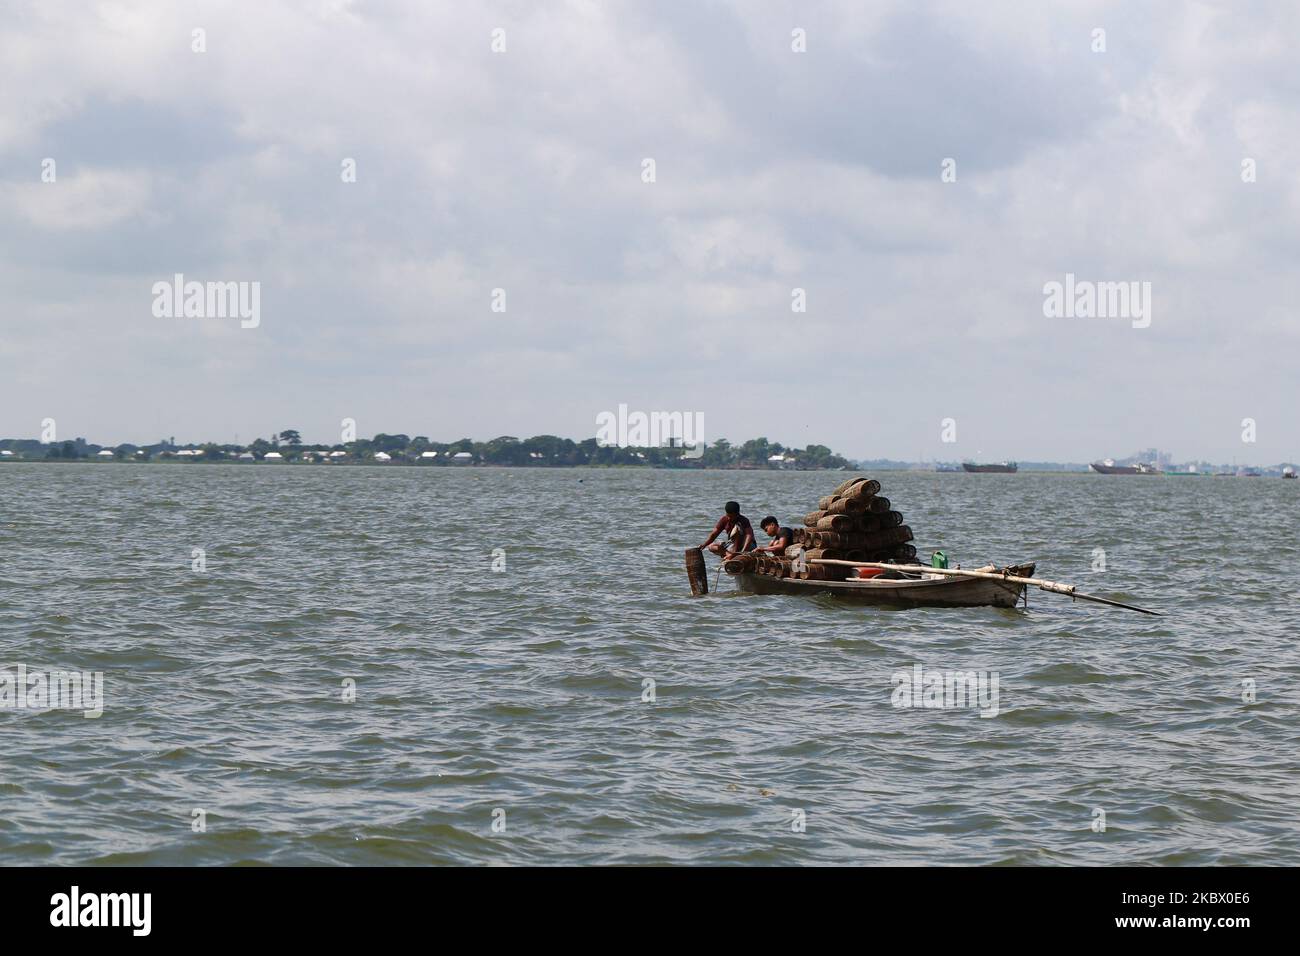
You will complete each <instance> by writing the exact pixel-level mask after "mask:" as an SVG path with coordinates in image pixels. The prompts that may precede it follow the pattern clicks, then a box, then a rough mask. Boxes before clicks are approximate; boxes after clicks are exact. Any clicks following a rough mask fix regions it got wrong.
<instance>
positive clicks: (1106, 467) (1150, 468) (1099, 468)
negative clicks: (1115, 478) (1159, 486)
mask: <svg viewBox="0 0 1300 956" xmlns="http://www.w3.org/2000/svg"><path fill="white" fill-rule="evenodd" d="M1088 467H1089V468H1091V469H1092V470H1093V471H1095V472H1097V473H1098V474H1102V475H1158V474H1160V469H1159V468H1157V467H1156V466H1155V465H1117V464H1115V460H1114V459H1113V458H1107V459H1106V460H1105V461H1094V462H1093V463H1092V464H1091V465H1089V466H1088Z"/></svg>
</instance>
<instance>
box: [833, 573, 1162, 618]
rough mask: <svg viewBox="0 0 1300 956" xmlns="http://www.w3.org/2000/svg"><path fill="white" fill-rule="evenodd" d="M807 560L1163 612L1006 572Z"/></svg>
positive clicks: (1144, 610) (1134, 609)
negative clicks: (1022, 587) (1019, 587)
mask: <svg viewBox="0 0 1300 956" xmlns="http://www.w3.org/2000/svg"><path fill="white" fill-rule="evenodd" d="M807 561H808V563H809V564H840V565H843V566H845V567H849V568H884V569H885V570H887V571H922V572H926V573H929V574H946V575H947V576H948V577H954V578H986V579H988V580H990V581H1010V582H1011V583H1012V584H1027V585H1031V586H1033V587H1036V588H1039V589H1040V590H1043V591H1050V592H1052V593H1053V594H1064V595H1065V596H1066V597H1072V598H1078V599H1079V600H1080V601H1095V602H1096V603H1097V604H1109V605H1110V606H1111V607H1122V608H1124V609H1125V610H1128V611H1140V612H1141V613H1143V614H1152V615H1154V616H1156V617H1160V616H1161V614H1160V612H1159V611H1150V610H1147V609H1146V608H1144V607H1138V606H1137V605H1136V604H1124V603H1123V602H1122V601H1112V600H1110V599H1109V598H1102V597H1097V596H1096V595H1093V594H1083V593H1082V592H1080V591H1076V590H1075V588H1074V585H1073V584H1059V583H1057V582H1056V581H1045V580H1043V579H1042V578H1022V577H1019V576H1018V575H1015V574H1007V573H1005V572H1002V571H966V570H963V569H961V568H927V567H926V566H925V565H923V564H881V563H877V562H874V561H839V560H836V559H833V558H808V559H807Z"/></svg>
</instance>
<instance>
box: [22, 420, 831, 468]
mask: <svg viewBox="0 0 1300 956" xmlns="http://www.w3.org/2000/svg"><path fill="white" fill-rule="evenodd" d="M0 449H7V450H11V451H13V452H14V453H15V454H16V455H19V456H21V457H22V458H24V459H44V460H56V461H57V460H64V461H69V460H78V459H86V458H92V457H96V456H98V454H99V452H100V451H103V450H105V449H107V450H109V451H111V452H113V457H114V458H115V459H118V460H138V459H139V458H140V457H147V458H150V459H152V458H157V457H160V456H165V457H171V456H173V455H175V453H176V452H178V451H182V450H185V451H196V452H199V453H200V454H198V455H197V456H188V455H187V456H186V457H187V458H190V459H191V460H193V458H194V457H197V458H199V459H201V460H206V461H223V460H236V459H238V457H239V456H240V455H241V454H245V453H249V454H252V455H253V456H254V457H255V458H258V459H261V458H263V457H265V456H266V454H267V453H269V452H277V453H279V455H280V456H281V457H282V458H283V459H284V460H286V461H296V460H301V459H303V458H304V457H313V456H312V454H311V453H330V452H336V451H342V452H344V453H346V455H347V457H348V459H349V460H354V461H366V460H373V459H374V458H375V456H376V455H377V454H379V453H380V452H383V453H384V454H386V455H388V456H389V458H390V459H391V460H393V461H398V462H402V461H409V462H417V461H420V462H424V461H433V462H435V463H443V462H447V461H450V460H452V458H453V456H455V455H456V454H458V453H461V452H468V453H469V454H470V456H471V461H472V462H473V463H476V464H487V465H507V466H514V467H528V466H551V467H578V466H584V465H596V466H600V465H652V466H661V467H666V466H671V467H695V468H770V467H782V468H802V469H826V468H846V467H848V466H849V464H850V462H849V461H848V459H846V458H844V457H842V456H840V455H837V454H835V453H834V452H833V451H831V449H830V448H828V447H826V446H825V445H815V444H814V445H808V446H807V447H805V448H792V447H788V446H786V445H783V444H781V443H780V442H772V441H769V440H768V439H767V438H751V439H749V440H748V441H746V442H743V443H741V444H739V445H733V444H732V443H731V442H729V441H727V439H725V438H720V439H718V440H717V441H714V442H708V443H705V446H704V449H703V453H702V454H701V455H700V456H699V457H695V458H686V457H685V454H686V452H685V449H683V448H682V447H680V446H670V447H659V446H650V447H616V446H607V445H600V444H598V443H597V441H596V439H595V438H587V439H584V440H583V441H577V442H575V441H574V440H573V439H571V438H560V437H558V436H556V435H534V436H533V437H531V438H524V439H519V438H516V437H514V436H511V435H502V436H500V437H498V438H493V439H491V440H490V441H483V442H479V441H474V440H473V439H471V438H461V439H459V440H457V441H453V442H436V441H431V440H430V439H429V438H427V437H425V436H423V435H420V436H416V437H414V438H412V437H410V436H408V435H402V434H393V435H390V434H386V433H382V432H381V433H380V434H378V435H375V436H374V437H373V438H362V439H357V440H356V441H351V442H345V443H338V444H333V445H330V444H314V445H311V444H306V443H304V442H303V440H302V436H301V433H300V432H298V431H297V430H296V429H285V430H284V431H282V432H280V433H278V434H276V435H273V436H272V437H271V438H269V439H268V438H258V439H256V440H255V441H253V442H251V443H249V444H247V445H240V444H223V443H219V442H203V443H191V444H187V445H178V444H176V442H175V439H174V438H173V439H164V440H162V441H160V442H157V443H155V444H152V445H134V444H122V445H115V446H101V445H95V444H91V443H89V442H87V441H86V440H85V439H84V438H77V439H75V440H69V441H63V442H51V443H48V444H46V443H42V442H40V441H37V440H35V439H6V440H4V441H0ZM141 452H143V456H141V455H140V453H141ZM425 452H437V453H438V455H437V457H436V458H435V459H424V458H421V456H422V455H423V454H424V453H425ZM776 456H780V457H781V458H782V460H781V461H779V462H775V463H774V462H772V461H771V459H773V458H774V457H776ZM462 460H464V459H462Z"/></svg>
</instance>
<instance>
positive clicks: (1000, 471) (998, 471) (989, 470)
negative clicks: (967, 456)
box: [961, 462, 1017, 475]
mask: <svg viewBox="0 0 1300 956" xmlns="http://www.w3.org/2000/svg"><path fill="white" fill-rule="evenodd" d="M961 467H962V470H963V471H966V472H968V473H970V474H972V475H1014V474H1015V473H1016V468H1017V466H1015V465H975V464H971V463H970V462H962V465H961Z"/></svg>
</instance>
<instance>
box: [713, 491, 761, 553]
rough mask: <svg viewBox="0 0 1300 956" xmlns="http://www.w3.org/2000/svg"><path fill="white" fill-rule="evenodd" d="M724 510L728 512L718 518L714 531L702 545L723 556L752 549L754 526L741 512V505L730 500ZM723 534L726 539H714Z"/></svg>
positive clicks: (753, 545)
mask: <svg viewBox="0 0 1300 956" xmlns="http://www.w3.org/2000/svg"><path fill="white" fill-rule="evenodd" d="M724 510H725V511H726V514H724V515H723V516H722V517H721V518H719V519H718V523H717V524H715V525H714V526H713V533H712V534H710V535H709V536H708V538H706V539H705V541H704V543H703V544H702V545H700V547H701V548H702V549H705V550H708V551H712V552H713V553H714V554H716V555H718V556H719V557H723V558H725V557H726V556H727V555H728V554H739V553H740V552H742V551H752V550H753V549H754V547H755V542H754V526H753V525H751V524H750V523H749V519H748V518H746V517H745V516H744V515H742V514H741V513H740V505H739V504H737V503H736V502H734V501H728V502H727V505H726V508H725V509H724ZM722 534H725V535H726V536H727V537H726V539H724V540H722V541H718V542H717V543H714V541H713V539H714V538H716V537H718V535H722ZM728 545H730V548H728Z"/></svg>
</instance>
